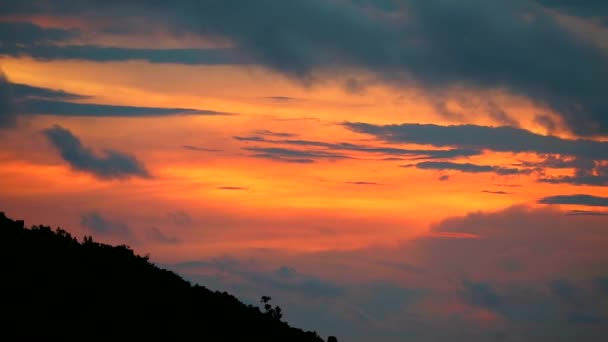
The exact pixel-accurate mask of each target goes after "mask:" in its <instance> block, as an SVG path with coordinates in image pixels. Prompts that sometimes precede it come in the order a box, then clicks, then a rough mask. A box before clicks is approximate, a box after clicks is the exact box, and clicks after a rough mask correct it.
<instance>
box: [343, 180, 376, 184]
mask: <svg viewBox="0 0 608 342" xmlns="http://www.w3.org/2000/svg"><path fill="white" fill-rule="evenodd" d="M346 184H352V185H380V183H376V182H364V181H358V182H346Z"/></svg>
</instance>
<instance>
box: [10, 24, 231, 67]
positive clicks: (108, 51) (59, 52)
mask: <svg viewBox="0 0 608 342" xmlns="http://www.w3.org/2000/svg"><path fill="white" fill-rule="evenodd" d="M81 36H82V32H80V31H79V30H75V29H70V30H65V29H59V28H43V27H40V26H37V25H35V24H32V23H25V22H0V41H2V42H3V44H1V45H0V55H5V56H13V57H20V56H29V57H32V58H35V59H40V60H56V59H67V60H86V61H94V62H116V61H131V60H143V61H147V62H149V63H174V64H186V65H218V64H219V65H221V64H240V63H241V61H239V59H238V58H236V54H235V52H234V51H232V50H231V49H140V48H120V47H109V46H97V45H70V44H69V43H68V42H70V41H71V40H74V39H75V38H79V37H81Z"/></svg>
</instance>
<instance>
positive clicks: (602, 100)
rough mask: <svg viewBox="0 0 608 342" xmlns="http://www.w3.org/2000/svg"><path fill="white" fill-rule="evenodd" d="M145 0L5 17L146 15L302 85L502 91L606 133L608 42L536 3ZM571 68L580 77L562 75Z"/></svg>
mask: <svg viewBox="0 0 608 342" xmlns="http://www.w3.org/2000/svg"><path fill="white" fill-rule="evenodd" d="M561 4H563V2H561ZM138 5H139V6H138ZM547 5H548V6H550V5H551V4H547ZM140 6H141V4H140V3H138V2H136V1H118V0H110V1H107V0H104V1H101V0H98V1H89V2H87V3H86V6H85V5H74V4H73V2H71V1H68V0H57V1H52V2H49V1H44V0H33V1H28V3H27V4H19V5H15V4H10V5H7V6H3V7H4V8H3V9H2V10H1V11H0V14H3V15H11V14H24V13H25V14H27V13H29V14H32V13H39V14H40V13H44V14H47V15H52V14H55V15H59V14H60V15H64V16H65V15H68V16H69V15H72V16H79V17H81V18H97V19H99V18H105V19H107V18H112V19H113V20H112V21H111V22H112V24H113V25H116V23H117V22H119V23H123V24H124V23H126V22H128V21H129V19H132V18H133V17H142V16H145V17H146V19H147V20H149V21H150V22H155V23H156V25H162V26H165V27H166V28H167V29H168V30H170V31H172V32H173V33H175V34H176V35H177V34H181V33H184V32H187V33H193V34H197V35H200V36H204V37H219V38H222V39H226V40H229V41H230V42H232V43H233V45H234V49H235V50H236V51H238V53H237V54H238V55H239V56H244V58H246V59H247V60H248V61H251V63H255V64H259V65H263V66H265V67H267V68H270V69H273V70H276V71H278V72H281V73H283V74H285V75H289V76H291V77H294V78H297V79H299V80H301V81H304V82H311V81H314V80H315V79H316V78H318V77H319V75H322V76H326V75H327V74H329V75H331V74H336V73H343V72H347V71H349V70H352V69H365V70H368V71H371V72H372V73H373V74H375V75H376V77H377V78H379V79H382V80H384V81H385V82H389V83H397V84H403V83H414V84H417V85H420V86H422V87H425V88H427V89H440V91H441V89H449V88H450V87H452V86H456V85H458V86H466V87H469V88H500V89H506V90H508V91H510V92H511V93H514V94H517V95H524V96H527V97H529V98H531V99H533V100H535V101H537V102H539V103H543V104H547V105H549V106H551V107H552V108H553V109H554V110H555V111H557V112H559V113H560V114H561V116H562V117H563V119H564V121H565V122H566V123H567V124H568V126H569V127H570V128H571V129H572V130H573V131H574V132H576V133H577V134H582V135H594V134H606V133H608V118H607V117H606V115H604V113H605V112H606V110H607V108H608V99H607V98H606V97H605V96H604V89H605V87H606V84H607V82H608V72H607V71H606V70H608V60H607V59H606V58H605V53H604V51H603V50H601V48H600V47H598V46H596V45H595V44H594V43H593V42H591V41H590V40H587V39H586V38H585V37H582V36H581V35H579V34H576V33H574V32H572V31H570V30H569V29H568V28H566V27H564V26H562V25H560V24H559V22H558V21H557V20H556V19H555V18H554V17H553V16H552V14H551V13H548V12H547V11H546V10H545V8H543V7H542V6H540V5H539V4H538V3H536V2H535V1H532V0H517V1H500V2H488V1H484V0H462V1H458V2H452V1H417V0H400V1H396V2H394V4H393V5H391V6H390V7H387V6H378V2H377V1H330V2H327V1H323V0H293V1H290V2H289V3H287V2H281V1H264V2H262V3H257V2H251V1H248V0H232V1H223V2H221V3H218V2H214V1H203V2H201V1H195V0H178V1H177V2H173V3H171V4H168V3H163V2H152V3H147V4H146V11H143V12H142V11H141V9H140ZM564 6H566V5H561V6H559V7H564ZM583 6H585V5H582V4H581V5H569V6H567V7H569V8H571V10H572V8H584V7H583ZM595 6H596V7H597V6H598V5H595ZM600 6H601V5H600ZM234 8H239V11H234ZM387 8H390V10H388V9H387ZM178 9H179V10H178ZM116 13H121V15H119V16H117V15H116ZM404 18H407V19H404ZM125 27H128V28H129V29H130V30H132V31H137V30H138V29H140V28H138V26H137V25H135V24H131V25H130V26H126V25H125ZM480 27H481V28H483V29H479V28H480ZM58 48H59V47H58ZM69 48H70V49H79V48H80V47H74V46H72V47H69ZM80 49H87V47H82V48H80ZM72 53H73V52H72ZM146 53H148V52H146ZM32 54H33V53H32ZM73 54H76V53H73ZM106 54H107V53H106ZM93 55H94V56H96V55H104V52H103V51H102V52H100V51H96V52H95V53H93ZM201 55H202V56H204V55H205V53H204V52H200V53H199V54H196V57H193V58H194V59H196V58H202V57H199V56H201ZM56 56H58V57H61V54H59V53H56ZM151 59H152V60H154V58H151ZM156 59H160V60H163V59H164V60H170V58H167V57H164V58H160V57H159V58H156ZM175 59H179V58H175ZM184 59H186V60H187V59H188V58H184ZM538 61H551V63H539V62H538ZM572 66H576V73H575V74H574V76H573V74H572V73H569V72H566V71H567V70H571V68H572Z"/></svg>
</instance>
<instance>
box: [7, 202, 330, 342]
mask: <svg viewBox="0 0 608 342" xmlns="http://www.w3.org/2000/svg"><path fill="white" fill-rule="evenodd" d="M0 251H1V252H0V255H1V257H2V275H1V280H0V291H1V292H0V293H1V296H2V298H1V303H0V308H1V309H0V310H1V315H0V322H1V323H0V338H3V339H4V337H7V336H10V337H12V339H11V340H28V338H44V340H51V339H52V340H53V341H54V340H58V341H61V340H64V341H72V340H79V341H90V340H118V341H121V340H124V339H132V340H137V341H149V340H152V341H160V340H162V341H183V340H188V341H262V342H264V341H269V342H272V341H293V342H300V341H301V342H322V341H323V340H322V339H321V338H320V337H319V336H318V335H317V334H316V333H315V332H310V331H308V332H305V331H302V330H300V329H297V328H293V327H290V326H289V325H288V324H287V323H285V322H283V321H281V317H282V315H281V309H280V308H279V307H272V305H270V299H271V298H270V297H267V296H264V297H263V298H262V304H264V306H265V307H264V308H263V310H260V309H259V308H257V307H255V306H251V305H245V304H243V303H241V302H240V301H239V300H238V299H237V298H235V297H234V296H232V295H230V294H228V293H226V292H213V291H211V290H209V289H207V288H205V287H203V286H199V285H192V284H190V283H189V282H187V281H185V280H184V279H182V278H181V277H179V276H178V275H177V274H175V273H173V272H171V271H168V270H164V269H161V268H159V267H157V266H155V265H153V264H152V263H151V262H150V261H149V260H148V258H147V257H142V256H138V255H136V254H135V253H134V252H133V250H131V249H130V248H129V247H128V246H125V245H120V246H111V245H108V244H103V243H98V242H95V241H93V239H92V238H91V237H85V238H84V240H83V241H82V242H79V241H78V240H77V239H76V238H74V237H73V236H72V235H70V233H68V232H67V231H65V230H63V229H60V228H57V229H56V230H52V229H51V228H50V227H46V226H33V227H31V228H26V227H25V226H24V223H23V221H13V220H11V219H9V218H7V217H6V216H5V214H4V213H0ZM329 341H336V339H335V337H330V338H329Z"/></svg>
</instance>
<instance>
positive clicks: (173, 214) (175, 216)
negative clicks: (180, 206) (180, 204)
mask: <svg viewBox="0 0 608 342" xmlns="http://www.w3.org/2000/svg"><path fill="white" fill-rule="evenodd" d="M167 216H168V217H169V219H171V221H173V223H175V224H177V225H180V226H189V225H191V224H192V223H194V220H192V217H191V216H190V214H188V213H187V212H185V211H183V210H177V211H170V212H168V213H167Z"/></svg>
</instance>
